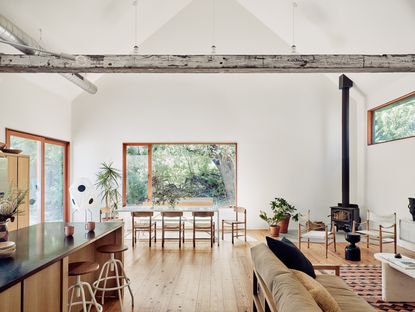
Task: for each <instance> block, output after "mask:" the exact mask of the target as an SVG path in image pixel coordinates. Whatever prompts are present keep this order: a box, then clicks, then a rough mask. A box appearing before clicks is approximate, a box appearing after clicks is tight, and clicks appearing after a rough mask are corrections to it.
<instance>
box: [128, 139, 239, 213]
mask: <svg viewBox="0 0 415 312" xmlns="http://www.w3.org/2000/svg"><path fill="white" fill-rule="evenodd" d="M152 154H153V156H152V168H153V170H152V190H153V192H152V197H153V201H154V202H155V203H156V204H161V203H163V202H164V203H165V204H168V205H171V206H174V205H175V204H176V203H177V202H178V201H179V200H180V199H182V198H192V197H212V198H213V199H214V200H215V202H216V203H217V204H220V205H226V204H234V203H235V193H236V192H235V186H236V145H235V144H153V145H152ZM147 170H148V151H147V147H146V146H128V147H127V203H128V204H139V203H141V202H143V201H145V200H147V199H148V195H147V193H148V192H147V190H148V186H147V185H148V171H147Z"/></svg>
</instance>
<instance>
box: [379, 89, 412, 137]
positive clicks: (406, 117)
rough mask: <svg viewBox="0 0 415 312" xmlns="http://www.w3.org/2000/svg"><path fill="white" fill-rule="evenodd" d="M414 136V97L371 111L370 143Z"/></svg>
mask: <svg viewBox="0 0 415 312" xmlns="http://www.w3.org/2000/svg"><path fill="white" fill-rule="evenodd" d="M414 135H415V95H414V94H411V95H410V96H407V97H404V98H402V99H400V100H398V101H396V102H394V103H391V104H389V105H386V106H384V107H381V108H379V109H374V110H373V111H372V143H381V142H387V141H393V140H397V139H402V138H407V137H410V136H414Z"/></svg>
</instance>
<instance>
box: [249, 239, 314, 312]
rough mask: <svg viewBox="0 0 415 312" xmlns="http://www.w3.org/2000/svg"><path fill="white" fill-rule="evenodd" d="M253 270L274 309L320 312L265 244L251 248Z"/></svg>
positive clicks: (301, 286) (285, 311)
mask: <svg viewBox="0 0 415 312" xmlns="http://www.w3.org/2000/svg"><path fill="white" fill-rule="evenodd" d="M251 256H252V262H253V264H254V267H255V270H256V272H257V273H258V275H259V276H260V278H261V279H262V281H263V282H264V283H265V285H266V286H267V288H268V295H270V296H271V297H272V298H273V299H274V302H273V303H271V305H272V306H273V310H274V311H278V312H292V311H298V312H299V311H309V312H321V309H320V308H319V306H318V305H317V303H316V302H315V301H314V299H313V297H311V295H310V293H309V292H308V291H307V290H306V289H305V288H304V287H303V285H301V283H300V282H299V281H298V280H297V278H296V277H295V276H294V274H293V273H292V272H291V271H290V269H289V268H287V267H286V266H285V265H284V263H282V262H281V261H280V260H279V259H278V258H277V257H276V256H275V255H274V254H273V253H272V251H271V250H270V249H269V248H268V247H267V246H266V245H265V244H258V245H256V246H254V247H252V248H251Z"/></svg>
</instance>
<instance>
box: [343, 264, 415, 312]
mask: <svg viewBox="0 0 415 312" xmlns="http://www.w3.org/2000/svg"><path fill="white" fill-rule="evenodd" d="M340 276H341V277H342V278H343V280H344V281H345V282H346V283H347V284H348V285H349V286H350V287H351V288H353V290H354V291H355V292H356V293H357V294H359V296H362V297H363V298H364V299H365V300H366V301H367V302H369V303H370V304H371V305H372V306H373V307H374V308H376V309H377V310H378V311H401V312H404V311H405V312H406V311H415V303H404V302H403V303H388V302H384V301H382V268H381V266H380V265H348V266H342V267H341V268H340Z"/></svg>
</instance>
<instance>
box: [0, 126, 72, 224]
mask: <svg viewBox="0 0 415 312" xmlns="http://www.w3.org/2000/svg"><path fill="white" fill-rule="evenodd" d="M10 136H17V137H20V138H24V139H29V140H35V141H39V142H40V143H41V194H40V197H41V221H42V223H43V222H45V144H53V145H59V146H63V148H64V164H63V166H64V168H63V174H64V178H63V196H64V199H63V218H64V221H65V222H69V221H70V213H69V207H70V205H69V173H70V172H69V169H70V167H69V164H70V161H69V160H70V159H69V158H70V153H69V151H70V142H67V141H64V140H59V139H54V138H51V137H46V136H42V135H37V134H33V133H28V132H24V131H19V130H14V129H9V128H6V144H7V146H10Z"/></svg>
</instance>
